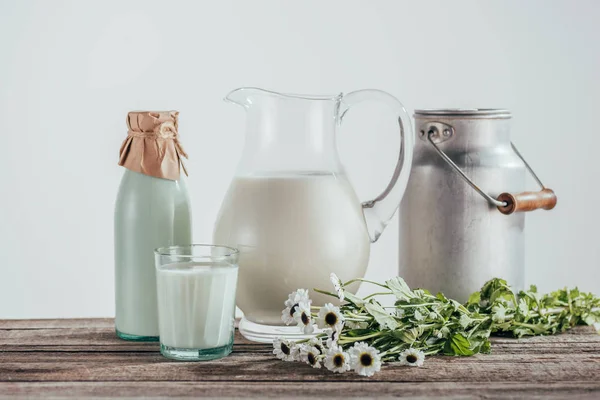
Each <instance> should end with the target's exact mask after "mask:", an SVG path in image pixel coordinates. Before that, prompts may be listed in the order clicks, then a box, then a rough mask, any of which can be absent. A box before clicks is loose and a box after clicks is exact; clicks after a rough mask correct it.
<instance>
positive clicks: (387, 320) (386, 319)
mask: <svg viewBox="0 0 600 400" xmlns="http://www.w3.org/2000/svg"><path fill="white" fill-rule="evenodd" d="M365 308H366V310H367V312H368V313H369V314H371V315H372V316H373V318H375V321H377V323H378V324H379V325H381V326H382V327H384V328H388V329H391V330H394V329H396V328H397V327H398V322H396V320H395V319H394V317H392V316H391V315H390V314H389V313H388V312H387V311H385V308H383V307H381V306H380V305H379V304H377V303H373V302H370V303H366V304H365Z"/></svg>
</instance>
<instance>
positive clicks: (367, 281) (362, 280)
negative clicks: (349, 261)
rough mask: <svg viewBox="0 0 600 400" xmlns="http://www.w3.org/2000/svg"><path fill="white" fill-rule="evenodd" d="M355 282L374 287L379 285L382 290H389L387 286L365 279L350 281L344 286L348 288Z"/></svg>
mask: <svg viewBox="0 0 600 400" xmlns="http://www.w3.org/2000/svg"><path fill="white" fill-rule="evenodd" d="M354 282H365V283H372V284H373V285H377V286H381V287H382V288H386V289H389V287H387V286H386V285H382V284H381V283H378V282H373V281H370V280H368V279H363V278H356V279H352V280H351V281H348V282H346V283H344V284H343V285H342V286H344V287H346V286H348V285H350V284H352V283H354Z"/></svg>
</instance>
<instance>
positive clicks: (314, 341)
mask: <svg viewBox="0 0 600 400" xmlns="http://www.w3.org/2000/svg"><path fill="white" fill-rule="evenodd" d="M308 344H309V345H310V346H313V347H316V348H317V350H319V354H323V353H325V345H324V344H323V339H321V338H318V337H316V336H314V337H311V338H310V340H309V341H308Z"/></svg>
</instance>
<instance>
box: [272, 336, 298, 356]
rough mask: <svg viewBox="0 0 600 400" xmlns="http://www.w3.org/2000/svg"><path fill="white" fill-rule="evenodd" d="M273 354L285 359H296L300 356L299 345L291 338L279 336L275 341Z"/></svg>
mask: <svg viewBox="0 0 600 400" xmlns="http://www.w3.org/2000/svg"><path fill="white" fill-rule="evenodd" d="M273 354H275V355H276V356H277V358H279V359H281V360H283V361H295V360H296V358H297V357H298V346H297V345H296V343H294V342H292V341H290V340H287V339H283V338H277V339H275V340H274V341H273Z"/></svg>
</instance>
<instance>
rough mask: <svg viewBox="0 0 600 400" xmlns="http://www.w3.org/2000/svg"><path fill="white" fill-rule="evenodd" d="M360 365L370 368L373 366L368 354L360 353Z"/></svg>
mask: <svg viewBox="0 0 600 400" xmlns="http://www.w3.org/2000/svg"><path fill="white" fill-rule="evenodd" d="M360 363H361V365H363V366H365V367H370V366H371V365H373V357H371V355H370V354H369V353H362V354H361V355H360Z"/></svg>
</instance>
